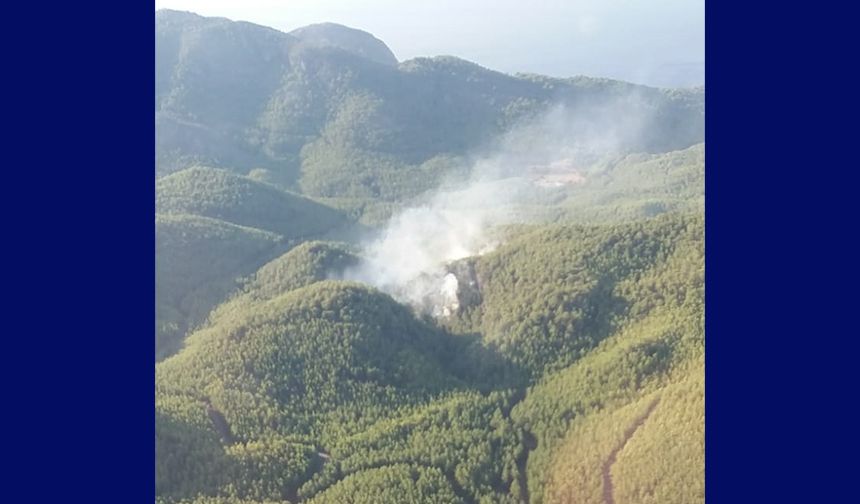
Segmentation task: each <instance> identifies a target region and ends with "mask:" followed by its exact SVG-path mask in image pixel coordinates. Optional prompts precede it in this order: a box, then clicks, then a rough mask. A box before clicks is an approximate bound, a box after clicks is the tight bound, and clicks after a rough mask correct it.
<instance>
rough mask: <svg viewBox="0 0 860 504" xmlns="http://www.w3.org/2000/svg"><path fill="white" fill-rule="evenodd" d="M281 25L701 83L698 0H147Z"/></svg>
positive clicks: (514, 65)
mask: <svg viewBox="0 0 860 504" xmlns="http://www.w3.org/2000/svg"><path fill="white" fill-rule="evenodd" d="M155 7H156V8H157V9H161V8H169V9H177V10H187V11H192V12H196V13H198V14H202V15H205V16H222V17H227V18H230V19H233V20H237V21H238V20H242V21H251V22H253V23H257V24H261V25H266V26H271V27H273V28H277V29H279V30H283V31H290V30H292V29H294V28H298V27H300V26H305V25H308V24H312V23H320V22H325V21H330V22H335V23H340V24H344V25H347V26H351V27H353V28H359V29H362V30H365V31H368V32H370V33H372V34H373V35H375V36H376V37H377V38H379V39H381V40H382V41H384V42H385V43H386V44H388V47H390V48H391V50H392V51H394V54H395V55H396V56H397V58H398V59H399V60H401V61H403V60H406V59H410V58H414V57H416V56H436V55H440V54H450V55H454V56H458V57H461V58H464V59H467V60H470V61H474V62H475V63H478V64H480V65H482V66H485V67H488V68H492V69H494V70H500V71H503V72H508V73H514V72H533V73H541V74H546V75H553V76H557V77H569V76H573V75H580V74H582V75H590V76H602V77H614V78H618V79H624V80H629V81H634V82H639V83H643V84H651V85H656V86H683V85H696V84H702V83H703V82H704V60H705V35H704V34H705V0H564V1H562V0H533V1H527V0H433V1H429V0H424V1H418V0H155Z"/></svg>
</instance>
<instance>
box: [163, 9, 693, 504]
mask: <svg viewBox="0 0 860 504" xmlns="http://www.w3.org/2000/svg"><path fill="white" fill-rule="evenodd" d="M156 17H157V19H156V53H157V54H156V95H157V96H156V124H157V128H156V136H157V139H156V140H157V146H156V147H157V149H156V150H157V175H158V177H159V178H158V180H157V188H156V189H157V202H156V205H157V209H158V215H157V216H156V243H157V251H156V263H157V265H156V266H157V268H156V269H157V271H156V276H157V278H156V289H157V293H156V294H157V314H156V315H157V322H158V327H157V335H156V340H157V351H158V359H159V360H160V362H159V363H158V364H157V365H156V450H157V463H156V466H157V467H156V491H157V495H158V502H159V503H161V504H178V503H183V504H252V503H254V504H259V503H265V502H279V503H282V502H292V503H296V502H311V503H334V502H355V503H362V502H367V503H377V502H394V503H396V502H404V503H405V502H440V503H447V502H465V503H481V504H490V503H499V504H515V503H554V502H568V501H569V500H571V499H572V500H574V501H576V502H580V501H582V502H592V501H594V502H604V501H605V500H606V492H607V491H611V492H612V496H613V497H614V499H615V501H616V502H643V503H648V502H670V503H671V502H678V503H680V502H684V503H691V502H702V501H703V444H702V443H703V420H702V414H703V387H704V383H703V353H704V323H703V319H704V309H703V306H704V293H703V291H704V261H703V254H704V250H703V239H704V222H703V221H704V219H703V216H702V207H703V204H702V203H703V184H704V145H703V144H701V143H699V142H701V141H702V139H703V121H702V118H703V114H704V102H703V97H704V92H703V90H702V89H693V90H659V89H653V88H647V87H643V86H637V85H633V84H628V83H623V82H618V81H612V80H608V79H592V78H586V77H577V78H572V79H555V78H549V77H544V76H536V75H516V76H510V75H505V74H501V73H498V72H493V71H491V70H488V69H485V68H482V67H480V66H478V65H475V64H473V63H469V62H467V61H463V60H460V59H457V58H453V57H438V58H418V59H414V60H411V61H406V62H402V63H398V62H397V61H396V59H394V56H393V55H392V54H391V53H390V51H389V50H388V49H387V47H385V45H384V44H383V43H382V42H380V41H378V40H376V39H374V38H373V37H372V36H371V35H370V34H367V33H364V32H360V31H356V30H351V29H348V28H345V27H340V26H337V25H319V26H314V27H309V28H306V29H301V30H297V31H296V32H293V33H290V34H285V33H281V32H278V31H276V30H272V29H268V28H263V27H260V26H256V25H252V24H250V23H235V22H232V21H229V20H226V19H220V18H204V17H200V16H196V15H193V14H189V13H178V12H173V11H159V12H158V13H157V16H156ZM607 103H611V104H614V106H616V107H617V110H616V112H617V113H618V114H621V115H624V116H630V117H632V116H636V117H643V118H644V122H643V124H641V125H640V126H641V128H640V129H641V131H640V130H637V132H636V134H633V135H627V136H624V135H621V136H620V137H619V138H617V139H615V140H617V141H618V142H619V144H620V145H619V146H620V152H621V153H622V154H620V155H615V156H613V157H605V158H602V159H598V160H597V161H596V162H593V163H585V164H583V165H582V166H578V167H577V168H576V170H577V173H578V174H579V175H581V177H582V180H581V181H579V182H577V183H572V184H560V185H558V186H555V187H553V186H552V184H550V185H549V186H541V185H540V184H537V183H533V182H534V181H531V182H530V181H529V180H530V179H529V177H531V176H533V175H530V174H529V173H520V172H518V171H517V170H518V167H520V165H523V166H526V165H527V164H528V163H526V164H523V163H518V162H513V163H511V164H512V166H513V171H512V172H511V173H509V174H507V175H506V176H510V177H513V178H515V179H517V180H515V181H514V182H515V183H516V184H519V185H517V187H520V188H523V187H525V189H523V194H522V197H520V198H518V199H517V206H516V208H510V209H507V210H508V211H510V212H512V213H516V214H517V215H522V216H524V217H526V218H527V221H528V222H529V223H528V224H517V225H511V226H508V227H506V228H504V229H494V230H491V233H495V234H496V235H497V236H498V237H499V241H500V242H501V245H500V246H499V247H498V248H497V249H496V250H495V251H493V252H491V253H489V254H486V255H484V256H480V257H472V258H467V259H465V260H464V262H468V263H470V264H471V266H473V267H474V272H475V277H476V279H477V285H476V287H475V288H476V289H477V290H478V293H479V294H480V295H479V296H475V297H474V299H475V301H474V302H472V303H471V304H469V305H468V306H466V307H465V308H464V309H462V310H460V311H459V312H458V313H456V314H455V315H454V316H452V317H450V318H447V319H431V318H427V317H421V316H418V315H416V313H414V312H413V310H411V309H410V308H408V307H406V306H403V305H400V304H398V303H397V302H395V301H394V300H393V299H392V298H390V297H389V296H387V295H385V294H383V293H380V292H378V291H376V290H374V289H371V288H368V287H366V286H363V285H359V284H355V283H350V282H343V281H338V280H336V279H337V278H341V276H340V274H341V273H342V272H343V271H344V269H345V268H348V267H350V266H352V265H354V264H355V263H356V262H357V261H358V260H360V257H359V254H360V252H359V251H358V250H359V249H358V247H356V246H355V245H353V244H350V243H348V242H350V241H354V240H355V237H356V236H359V235H361V234H362V232H363V231H364V230H365V228H363V227H362V226H359V225H355V224H354V223H355V222H356V221H359V222H361V223H364V224H369V225H378V224H381V223H384V222H385V220H386V219H387V218H389V217H390V216H392V215H393V214H395V213H396V212H397V211H399V210H400V209H402V208H403V206H404V205H407V204H416V203H420V202H422V201H426V200H427V199H428V198H430V197H431V196H432V189H434V188H435V187H436V186H437V185H438V184H439V183H440V181H441V180H443V179H444V180H446V181H456V180H463V179H464V178H465V175H466V169H465V167H466V166H468V165H469V156H470V155H472V154H474V149H475V148H476V147H484V148H486V149H494V148H496V147H498V146H499V145H500V144H502V143H504V142H508V143H510V142H511V139H510V138H509V137H506V136H505V135H504V132H506V131H508V130H509V129H510V128H511V127H512V126H513V125H515V124H519V125H522V121H523V120H527V119H529V118H535V117H538V116H541V114H542V113H543V112H545V111H546V110H548V109H550V108H551V107H553V106H555V105H558V104H564V105H565V106H566V107H567V109H568V110H569V111H573V112H575V113H580V114H587V113H588V112H589V110H592V109H594V108H595V107H600V106H603V105H605V104H607ZM586 129H587V128H586ZM578 133H588V132H587V131H584V130H583V131H581V132H580V131H578ZM531 134H532V136H528V135H526V136H524V137H523V138H520V139H519V140H518V141H519V142H520V143H521V144H522V145H521V146H520V147H524V148H526V149H527V150H528V148H529V146H530V145H532V144H533V143H534V141H537V140H540V136H541V132H540V130H539V129H536V130H535V131H533V132H531ZM506 146H507V147H508V148H510V147H511V145H506ZM514 147H516V146H514ZM514 157H516V156H514ZM524 159H525V158H524ZM552 161H556V160H555V159H554V158H553V159H548V160H547V162H552ZM530 162H531V161H529V163H530ZM201 166H215V167H218V168H203V167H201ZM189 167H191V168H189ZM291 191H292V192H291ZM300 194H301V195H300ZM308 240H314V241H308ZM319 240H344V242H334V241H319ZM405 253H408V252H405ZM186 335H187V337H186Z"/></svg>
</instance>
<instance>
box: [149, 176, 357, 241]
mask: <svg viewBox="0 0 860 504" xmlns="http://www.w3.org/2000/svg"><path fill="white" fill-rule="evenodd" d="M155 194H156V201H155V208H156V212H158V213H160V214H190V215H200V216H203V217H211V218H213V219H219V220H222V221H225V222H230V223H233V224H237V225H240V226H246V227H252V228H256V229H260V230H264V231H269V232H272V233H277V234H279V235H280V236H282V237H284V238H287V239H308V238H312V237H319V236H322V235H324V234H325V233H327V232H329V231H332V230H333V229H335V228H338V227H342V226H344V225H345V224H346V223H347V219H346V218H345V217H344V216H343V215H341V214H340V213H339V212H337V211H336V210H334V209H332V208H329V207H327V206H325V205H321V204H319V203H317V202H315V201H312V200H309V199H307V198H305V197H302V196H299V195H296V194H291V193H288V192H285V191H282V190H280V189H278V188H276V187H274V186H271V185H269V184H266V183H263V182H258V181H255V180H252V179H250V178H248V177H242V176H239V175H235V174H233V173H231V172H228V171H226V170H219V169H212V168H203V167H193V168H188V169H186V170H182V171H180V172H177V173H174V174H172V175H169V176H167V177H163V178H161V179H159V180H158V181H157V183H156V186H155Z"/></svg>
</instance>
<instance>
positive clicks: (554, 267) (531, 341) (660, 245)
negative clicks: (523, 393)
mask: <svg viewBox="0 0 860 504" xmlns="http://www.w3.org/2000/svg"><path fill="white" fill-rule="evenodd" d="M702 247H703V227H702V219H701V218H700V217H696V216H684V215H678V214H670V215H668V216H664V217H660V218H656V219H653V220H649V221H642V222H637V223H634V224H627V225H618V226H601V227H588V226H570V225H565V226H551V227H547V228H541V229H539V230H537V231H534V232H528V233H525V234H524V235H523V236H521V237H520V238H518V239H515V240H512V241H511V242H510V243H508V244H506V245H504V246H503V247H501V248H500V249H499V250H496V251H495V252H493V253H490V254H487V255H485V256H483V257H480V258H478V259H477V261H476V262H475V268H476V272H477V276H478V282H479V284H480V285H481V294H482V297H483V303H482V304H481V305H480V306H478V307H477V308H476V309H474V310H470V311H469V312H467V313H465V314H464V316H463V318H464V319H467V320H468V321H469V324H470V326H468V325H467V328H468V329H472V330H478V331H480V332H481V333H482V334H483V335H484V338H485V339H486V340H487V341H490V342H492V343H494V344H495V345H497V346H498V348H499V349H500V351H501V352H502V354H504V355H506V356H508V357H509V358H510V359H511V360H512V361H513V362H514V363H516V364H518V365H519V366H521V367H522V368H524V369H525V370H527V371H529V372H530V373H531V374H532V376H540V375H541V374H543V373H545V372H546V371H547V370H553V369H560V368H562V367H565V366H567V365H568V364H570V363H571V362H573V361H575V360H576V359H578V358H580V357H582V356H584V355H585V354H586V353H587V352H589V351H590V350H592V349H593V348H594V347H595V346H596V345H597V344H598V343H599V342H600V341H601V340H603V339H605V338H606V337H608V336H610V335H612V334H614V333H615V332H617V331H618V330H619V329H620V328H621V327H622V326H623V325H624V323H626V322H627V321H628V320H630V319H634V320H635V318H637V317H640V316H642V315H643V314H647V313H648V312H649V311H651V310H653V309H654V308H655V307H656V306H659V305H660V304H662V303H665V302H667V300H666V299H665V297H666V296H668V295H675V296H678V297H683V300H686V298H687V296H695V295H696V292H695V291H692V290H691V289H690V286H689V284H690V282H699V281H701V275H698V276H697V273H696V271H697V270H696V269H695V267H696V263H692V264H687V263H688V262H689V261H687V258H688V257H692V258H693V259H690V261H694V260H698V261H699V263H698V265H699V266H701V256H702V254H703V248H702ZM678 256H683V257H684V260H683V261H682V260H681V259H676V257H678ZM673 261H675V262H683V264H681V265H679V269H678V270H677V271H676V270H672V273H673V274H677V275H678V276H677V277H670V278H669V279H667V280H665V281H666V282H668V281H670V280H671V281H672V282H674V283H677V284H678V285H672V284H667V285H666V286H665V287H664V286H663V285H660V286H659V289H654V290H653V291H649V290H648V289H647V288H646V285H645V284H643V281H647V280H649V279H651V278H652V277H653V276H654V275H656V274H658V272H661V271H663V270H666V269H667V264H669V263H672V262H673ZM681 266H683V268H684V269H680V267H681ZM682 275H683V276H682ZM660 281H664V279H663V278H660ZM670 286H671V287H675V288H676V289H678V291H679V292H677V293H676V292H667V291H666V290H665V289H666V287H670ZM648 287H650V286H648ZM690 302H691V303H692V302H694V301H692V300H691V301H690Z"/></svg>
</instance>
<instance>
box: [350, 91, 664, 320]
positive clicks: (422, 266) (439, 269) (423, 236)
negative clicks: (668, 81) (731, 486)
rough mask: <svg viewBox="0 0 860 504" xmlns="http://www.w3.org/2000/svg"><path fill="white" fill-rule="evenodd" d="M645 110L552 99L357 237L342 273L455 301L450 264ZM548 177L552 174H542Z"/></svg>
mask: <svg viewBox="0 0 860 504" xmlns="http://www.w3.org/2000/svg"><path fill="white" fill-rule="evenodd" d="M650 119H651V114H650V112H649V110H648V108H647V106H646V104H645V102H644V101H642V100H640V99H639V97H638V95H636V94H629V95H625V96H624V97H622V98H620V99H617V100H612V101H611V102H603V103H599V104H587V105H585V106H583V105H578V106H576V107H575V108H572V107H568V106H564V105H559V106H555V107H552V108H550V109H549V110H547V111H546V112H545V113H543V114H541V115H540V116H539V117H536V118H532V119H529V120H524V121H522V122H521V123H520V124H519V125H517V126H516V127H514V128H513V129H512V130H511V131H510V132H508V133H506V134H504V135H502V136H501V137H500V138H499V139H498V140H497V141H495V142H493V144H492V145H491V146H489V147H487V148H485V149H484V152H483V153H482V154H478V155H475V156H473V157H472V161H471V163H470V166H469V169H468V170H467V172H468V176H467V177H466V178H465V180H463V179H460V180H456V179H451V180H448V181H446V182H445V183H443V184H442V185H441V187H440V189H439V190H437V191H436V192H435V193H433V194H432V195H429V196H427V197H426V198H424V199H423V202H422V203H420V204H416V205H414V206H412V207H410V208H408V209H406V210H404V211H403V212H401V213H400V214H398V215H396V216H395V217H393V218H392V219H391V220H390V221H389V223H388V225H387V226H386V227H385V229H384V230H383V231H382V232H381V233H380V234H379V235H378V236H377V237H375V238H374V239H372V240H370V241H368V242H367V243H365V244H364V245H363V254H362V255H363V262H362V263H361V264H360V265H358V266H357V267H355V268H352V269H350V270H348V271H346V272H345V273H344V278H345V279H348V280H356V281H360V282H364V283H367V284H370V285H373V286H375V287H377V288H379V289H380V290H383V291H385V292H387V293H389V294H390V295H392V296H393V297H394V298H395V299H397V300H399V301H401V302H405V303H408V304H410V305H412V306H413V307H414V308H416V309H417V310H418V311H420V312H423V313H426V314H430V315H433V316H436V317H439V316H447V315H450V314H451V313H452V312H454V311H456V310H457V309H458V307H459V305H458V297H457V293H458V288H459V282H460V281H461V279H458V278H457V277H456V276H455V275H453V274H452V272H451V271H450V269H449V265H450V263H452V262H454V261H457V260H459V259H463V258H466V257H471V256H476V255H482V254H485V253H487V252H489V251H492V250H493V249H494V248H495V247H497V246H498V245H499V243H497V242H496V241H495V238H494V237H495V236H496V234H494V233H491V230H493V228H497V227H499V226H503V225H507V224H513V223H524V222H529V221H530V220H532V219H533V217H532V216H531V215H530V214H529V212H528V211H527V210H526V209H527V206H528V205H529V204H531V205H534V204H535V203H539V202H541V201H542V199H545V198H542V196H543V195H544V193H545V191H546V190H547V186H548V185H551V186H555V187H557V186H560V185H564V184H573V183H577V182H578V181H580V180H581V178H582V176H581V171H582V170H585V169H586V168H587V167H588V166H589V165H591V164H593V163H594V162H596V161H598V160H601V159H604V158H606V157H607V156H613V155H618V154H620V153H622V152H624V151H625V150H627V149H629V148H631V147H633V146H636V145H637V144H638V143H639V142H640V139H641V136H642V135H641V133H642V131H643V128H645V127H646V126H647V124H648V122H649V121H650ZM547 181H549V182H548V183H547Z"/></svg>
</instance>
